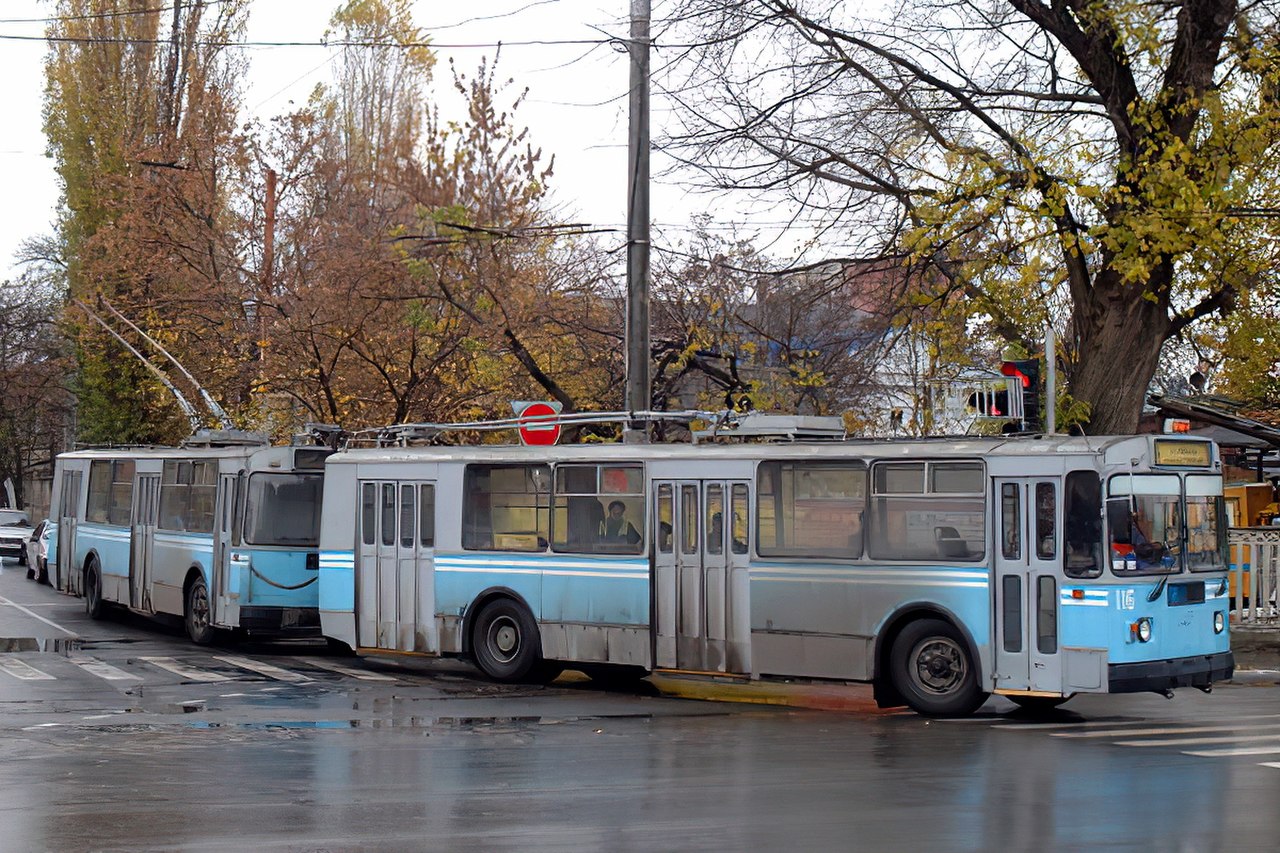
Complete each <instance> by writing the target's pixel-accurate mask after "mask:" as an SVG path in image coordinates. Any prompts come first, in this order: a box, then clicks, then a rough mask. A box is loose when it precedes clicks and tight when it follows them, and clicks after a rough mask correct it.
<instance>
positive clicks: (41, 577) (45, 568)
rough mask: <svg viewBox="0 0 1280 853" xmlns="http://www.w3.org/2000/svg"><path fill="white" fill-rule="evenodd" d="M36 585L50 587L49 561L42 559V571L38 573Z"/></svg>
mask: <svg viewBox="0 0 1280 853" xmlns="http://www.w3.org/2000/svg"><path fill="white" fill-rule="evenodd" d="M36 583H42V584H44V585H45V586H49V585H50V584H49V561H48V560H45V559H43V558H41V560H40V571H39V572H37V573H36Z"/></svg>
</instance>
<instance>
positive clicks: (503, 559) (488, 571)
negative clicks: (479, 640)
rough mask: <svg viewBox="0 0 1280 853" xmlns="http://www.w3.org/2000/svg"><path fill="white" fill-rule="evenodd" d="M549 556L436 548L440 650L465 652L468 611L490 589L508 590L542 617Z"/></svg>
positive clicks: (535, 614)
mask: <svg viewBox="0 0 1280 853" xmlns="http://www.w3.org/2000/svg"><path fill="white" fill-rule="evenodd" d="M546 560H547V558H546V557H543V556H540V555H538V556H533V555H526V554H517V553H511V552H496V551H467V552H464V553H441V552H439V551H437V552H436V561H435V581H436V613H437V614H438V615H439V627H440V651H442V652H461V651H462V650H463V648H464V647H465V646H464V640H465V638H464V637H463V636H462V630H463V625H464V623H465V620H466V616H467V612H468V610H470V608H471V606H472V605H473V604H474V603H475V601H476V598H477V597H478V596H479V595H480V594H481V593H483V592H485V591H488V590H497V589H501V590H508V591H510V592H512V593H514V594H515V596H516V597H518V598H520V599H523V601H524V603H525V604H526V605H528V607H529V610H530V612H531V613H532V614H533V618H534V620H535V621H537V622H541V621H542V571H543V568H544V563H545V562H546Z"/></svg>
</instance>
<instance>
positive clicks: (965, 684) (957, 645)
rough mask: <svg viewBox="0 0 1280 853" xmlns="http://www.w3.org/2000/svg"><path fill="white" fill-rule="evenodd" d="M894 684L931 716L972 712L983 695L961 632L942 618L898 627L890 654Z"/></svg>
mask: <svg viewBox="0 0 1280 853" xmlns="http://www.w3.org/2000/svg"><path fill="white" fill-rule="evenodd" d="M889 671H890V675H891V677H892V679H893V686H894V687H896V688H897V690H898V692H899V693H900V694H902V698H903V699H904V700H906V703H907V705H909V706H910V707H911V709H912V710H914V711H916V712H918V713H920V714H925V715H928V716H931V717H958V716H964V715H965V714H971V713H973V712H974V711H976V710H977V709H978V706H980V705H981V704H982V703H983V702H985V701H986V700H987V694H986V693H983V692H982V690H981V689H980V688H979V687H978V673H977V670H976V668H975V667H974V665H973V659H972V658H971V657H970V655H969V649H968V646H967V644H966V643H965V641H964V637H963V636H961V634H960V632H959V631H957V630H956V629H955V627H953V626H952V625H950V624H948V623H946V622H943V621H942V620H940V619H921V620H919V621H917V622H912V623H911V624H910V625H908V626H907V627H905V628H903V629H902V633H901V634H899V635H898V638H897V639H896V640H894V643H893V649H892V651H891V652H890V655H889Z"/></svg>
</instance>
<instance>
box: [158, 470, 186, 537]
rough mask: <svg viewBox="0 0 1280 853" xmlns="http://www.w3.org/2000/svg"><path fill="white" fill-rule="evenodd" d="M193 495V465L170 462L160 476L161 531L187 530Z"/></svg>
mask: <svg viewBox="0 0 1280 853" xmlns="http://www.w3.org/2000/svg"><path fill="white" fill-rule="evenodd" d="M190 495H191V463H190V462H178V461H177V460H170V461H167V462H165V463H164V469H163V470H162V472H161V474H160V520H159V522H158V526H159V527H160V529H161V530H186V529H187V501H188V499H189V498H190Z"/></svg>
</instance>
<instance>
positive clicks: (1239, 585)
mask: <svg viewBox="0 0 1280 853" xmlns="http://www.w3.org/2000/svg"><path fill="white" fill-rule="evenodd" d="M1227 542H1228V544H1230V546H1231V567H1230V572H1231V584H1230V587H1231V591H1230V594H1231V614H1232V621H1233V622H1236V623H1238V624H1241V625H1280V610H1278V609H1277V606H1276V605H1277V602H1276V585H1277V582H1280V527H1232V528H1231V529H1230V531H1229V532H1228V534H1227Z"/></svg>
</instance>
